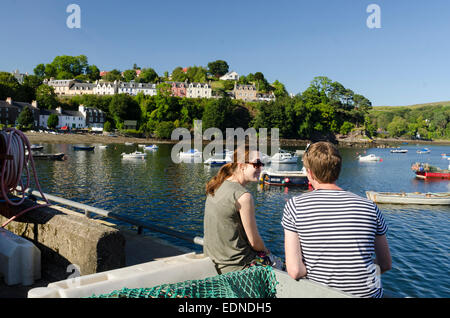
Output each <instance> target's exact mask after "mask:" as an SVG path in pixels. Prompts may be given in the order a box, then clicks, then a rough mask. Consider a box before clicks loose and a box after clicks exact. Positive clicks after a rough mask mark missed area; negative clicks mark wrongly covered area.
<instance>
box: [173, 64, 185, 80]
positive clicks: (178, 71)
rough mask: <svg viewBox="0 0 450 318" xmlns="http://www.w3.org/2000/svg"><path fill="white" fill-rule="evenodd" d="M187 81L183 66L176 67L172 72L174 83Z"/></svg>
mask: <svg viewBox="0 0 450 318" xmlns="http://www.w3.org/2000/svg"><path fill="white" fill-rule="evenodd" d="M186 79H187V74H186V73H185V72H184V71H183V68H182V67H181V66H178V67H176V68H175V69H174V70H173V71H172V81H175V82H184V81H185V80H186Z"/></svg>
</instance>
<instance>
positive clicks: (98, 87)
mask: <svg viewBox="0 0 450 318" xmlns="http://www.w3.org/2000/svg"><path fill="white" fill-rule="evenodd" d="M118 87H119V84H118V83H117V81H114V82H113V83H112V82H99V81H96V82H95V87H94V94H95V95H114V94H117V92H118Z"/></svg>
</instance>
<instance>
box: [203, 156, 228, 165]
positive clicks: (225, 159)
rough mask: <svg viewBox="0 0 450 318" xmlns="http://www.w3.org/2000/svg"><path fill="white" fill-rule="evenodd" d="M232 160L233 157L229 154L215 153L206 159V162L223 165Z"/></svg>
mask: <svg viewBox="0 0 450 318" xmlns="http://www.w3.org/2000/svg"><path fill="white" fill-rule="evenodd" d="M232 161H233V160H232V159H231V157H230V156H229V155H227V154H215V155H214V156H212V157H211V158H208V159H206V160H205V162H204V164H205V165H210V166H223V165H224V164H227V163H230V162H232Z"/></svg>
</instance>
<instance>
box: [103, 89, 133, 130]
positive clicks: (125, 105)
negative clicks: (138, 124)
mask: <svg viewBox="0 0 450 318" xmlns="http://www.w3.org/2000/svg"><path fill="white" fill-rule="evenodd" d="M109 112H110V114H111V116H112V117H113V118H114V121H115V124H116V127H121V125H122V124H123V122H124V121H125V120H139V119H140V117H141V109H140V107H139V104H138V103H137V102H136V101H135V100H134V99H133V98H132V97H131V96H129V95H128V94H116V95H114V96H113V97H112V99H111V103H110V104H109Z"/></svg>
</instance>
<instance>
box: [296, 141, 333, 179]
mask: <svg viewBox="0 0 450 318" xmlns="http://www.w3.org/2000/svg"><path fill="white" fill-rule="evenodd" d="M303 165H304V166H305V168H306V169H310V170H311V172H312V173H313V174H314V176H315V178H316V180H317V181H319V182H320V183H333V182H335V181H336V180H337V179H338V178H339V174H340V172H341V166H342V158H341V155H340V153H339V150H338V148H337V147H336V146H335V145H333V144H332V143H330V142H325V141H319V142H316V143H314V144H312V145H311V146H310V147H309V148H307V150H306V151H305V153H304V155H303Z"/></svg>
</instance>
